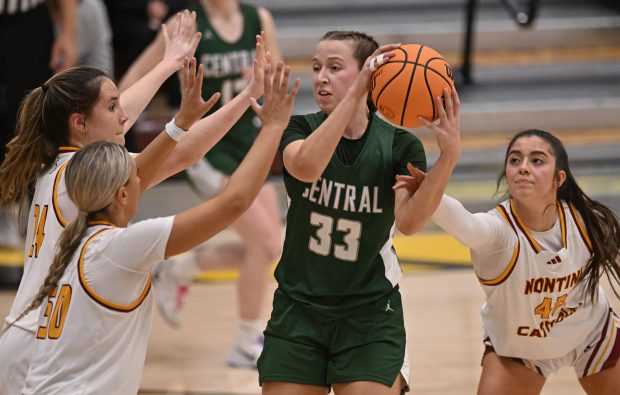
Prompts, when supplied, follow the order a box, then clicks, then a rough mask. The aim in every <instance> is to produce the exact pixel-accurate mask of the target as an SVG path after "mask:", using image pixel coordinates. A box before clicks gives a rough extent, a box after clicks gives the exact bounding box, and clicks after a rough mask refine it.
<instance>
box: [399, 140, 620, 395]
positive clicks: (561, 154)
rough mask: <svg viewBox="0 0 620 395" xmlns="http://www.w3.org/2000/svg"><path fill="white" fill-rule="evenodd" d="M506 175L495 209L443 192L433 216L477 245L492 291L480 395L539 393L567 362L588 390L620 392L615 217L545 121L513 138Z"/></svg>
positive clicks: (479, 268)
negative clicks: (480, 208)
mask: <svg viewBox="0 0 620 395" xmlns="http://www.w3.org/2000/svg"><path fill="white" fill-rule="evenodd" d="M411 171H412V172H415V169H413V168H411ZM399 179H400V182H399V184H397V186H396V188H405V187H406V188H410V186H409V185H408V183H409V182H410V181H411V177H399ZM502 180H505V181H506V184H507V186H508V200H505V201H503V202H502V203H501V204H500V205H498V206H497V207H496V208H495V209H494V210H491V211H489V212H487V213H477V214H471V213H470V212H468V211H467V210H466V209H465V208H464V207H463V206H462V204H461V203H460V202H458V201H457V200H455V199H453V198H451V197H448V196H444V197H443V199H442V201H441V203H440V205H439V207H438V209H437V211H436V212H435V214H433V217H432V219H433V220H434V221H435V222H436V223H437V224H438V225H439V226H441V227H442V228H443V229H444V230H446V231H447V232H448V233H450V234H451V235H453V236H454V237H456V238H457V239H458V240H459V241H460V242H461V243H463V244H464V245H465V246H467V247H469V248H470V249H471V255H472V261H473V266H474V270H475V272H476V276H477V277H478V281H479V282H480V284H481V286H482V288H483V290H484V291H485V293H486V302H485V304H484V305H483V307H482V310H481V312H482V322H483V327H484V332H485V333H484V345H485V352H484V357H483V359H482V367H483V368H482V376H481V377H480V384H479V388H478V394H499V393H506V390H507V389H508V388H510V391H511V392H510V393H511V394H523V395H527V394H539V393H540V391H541V389H542V387H543V385H544V383H545V380H546V378H547V377H548V376H549V375H550V374H552V373H554V372H556V371H557V370H558V369H560V368H561V367H563V366H572V367H573V368H574V369H575V372H576V374H577V377H578V378H579V382H580V383H581V386H582V387H583V388H584V389H585V391H586V392H587V393H588V394H596V395H606V394H608V395H612V394H617V393H618V392H619V391H620V364H618V363H617V361H618V357H619V356H620V335H619V331H618V330H619V329H620V323H619V321H618V317H617V316H616V315H615V314H614V312H613V311H612V309H611V307H610V304H609V301H608V299H607V297H606V295H605V292H604V291H603V289H602V288H601V286H600V285H599V278H600V276H601V275H602V274H603V272H605V274H606V275H607V276H608V277H611V278H613V279H615V280H616V281H618V280H619V279H620V266H619V263H620V224H619V223H618V219H617V217H616V216H615V215H614V214H613V212H612V211H611V210H610V209H609V208H607V207H606V206H604V205H602V204H601V203H599V202H597V201H594V200H592V199H590V198H589V197H588V196H587V195H586V194H585V193H584V192H583V191H582V190H581V188H580V187H579V186H578V185H577V182H576V181H575V179H574V177H573V175H572V174H571V171H570V168H569V164H568V156H567V153H566V150H565V148H564V146H563V145H562V143H561V141H560V140H559V139H557V138H556V137H555V136H553V135H552V134H551V133H548V132H545V131H542V130H536V129H534V130H526V131H523V132H520V133H518V134H516V135H515V136H514V137H513V138H512V140H511V141H510V143H509V144H508V149H507V150H506V158H505V161H504V170H503V172H502V174H501V176H500V178H499V180H498V188H499V185H500V182H501V181H502Z"/></svg>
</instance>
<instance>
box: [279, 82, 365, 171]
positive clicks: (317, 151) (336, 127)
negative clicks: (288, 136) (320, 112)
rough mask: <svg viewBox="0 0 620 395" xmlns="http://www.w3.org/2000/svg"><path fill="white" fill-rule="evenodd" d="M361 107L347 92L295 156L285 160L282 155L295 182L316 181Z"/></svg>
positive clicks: (358, 99)
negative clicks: (296, 180)
mask: <svg viewBox="0 0 620 395" xmlns="http://www.w3.org/2000/svg"><path fill="white" fill-rule="evenodd" d="M360 107H361V106H360V98H359V97H356V95H355V94H353V93H352V92H348V93H347V95H346V96H345V98H344V99H343V100H342V102H340V104H338V106H337V107H336V108H335V109H334V111H333V112H332V113H331V114H330V115H329V116H328V117H327V119H325V121H324V122H323V123H322V124H321V126H319V127H318V128H317V129H316V130H315V131H313V132H312V133H311V134H310V135H309V136H308V137H307V138H306V139H305V140H303V142H302V143H301V144H300V145H299V147H298V148H297V149H296V150H295V151H294V154H292V155H290V156H287V155H286V153H285V157H284V160H285V162H284V164H285V166H286V169H287V171H288V172H289V173H290V174H291V175H292V176H293V177H295V178H297V179H298V180H301V181H304V182H313V181H316V180H317V179H318V178H319V177H320V176H321V174H323V171H324V170H325V168H326V167H327V164H328V163H329V161H330V160H331V158H332V156H333V154H334V151H335V150H336V146H337V145H338V143H339V142H340V139H341V138H342V135H343V134H344V131H345V129H346V127H347V125H348V123H349V121H350V120H351V118H352V117H353V116H354V114H355V112H356V111H361V109H360ZM292 144H294V143H292ZM285 151H286V150H285Z"/></svg>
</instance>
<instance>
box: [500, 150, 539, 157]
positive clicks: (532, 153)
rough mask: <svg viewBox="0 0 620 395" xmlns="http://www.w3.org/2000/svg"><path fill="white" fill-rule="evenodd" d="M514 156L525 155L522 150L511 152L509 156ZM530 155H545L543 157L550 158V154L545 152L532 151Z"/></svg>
mask: <svg viewBox="0 0 620 395" xmlns="http://www.w3.org/2000/svg"><path fill="white" fill-rule="evenodd" d="M513 154H518V155H523V153H522V152H521V151H520V150H516V149H515V150H511V151H510V152H509V153H508V155H513ZM530 155H543V156H548V154H547V153H546V152H545V151H531V152H530Z"/></svg>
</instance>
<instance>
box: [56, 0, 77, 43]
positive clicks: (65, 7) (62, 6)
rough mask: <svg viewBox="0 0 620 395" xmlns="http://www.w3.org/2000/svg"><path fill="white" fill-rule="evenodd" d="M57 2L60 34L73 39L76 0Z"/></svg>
mask: <svg viewBox="0 0 620 395" xmlns="http://www.w3.org/2000/svg"><path fill="white" fill-rule="evenodd" d="M57 4H58V16H59V18H60V20H59V23H60V34H63V35H66V36H67V37H70V38H71V39H72V41H75V34H76V21H77V0H60V1H58V2H57Z"/></svg>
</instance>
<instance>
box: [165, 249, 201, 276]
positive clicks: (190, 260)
mask: <svg viewBox="0 0 620 395" xmlns="http://www.w3.org/2000/svg"><path fill="white" fill-rule="evenodd" d="M169 270H170V272H169V273H170V274H171V275H172V276H173V277H174V278H175V279H176V280H177V281H179V282H181V283H190V282H192V279H193V278H194V277H195V276H197V275H198V274H199V273H200V272H201V270H200V268H199V267H198V265H196V254H195V253H194V252H193V251H190V252H188V253H187V254H183V255H180V256H177V257H175V258H174V259H173V260H172V262H170V269H169Z"/></svg>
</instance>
